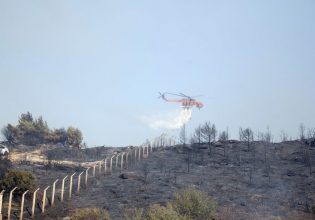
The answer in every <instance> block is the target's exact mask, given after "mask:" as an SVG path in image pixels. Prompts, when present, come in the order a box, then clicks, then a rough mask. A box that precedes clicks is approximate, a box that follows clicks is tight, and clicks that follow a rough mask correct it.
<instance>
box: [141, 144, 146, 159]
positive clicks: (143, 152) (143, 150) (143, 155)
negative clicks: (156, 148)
mask: <svg viewBox="0 0 315 220" xmlns="http://www.w3.org/2000/svg"><path fill="white" fill-rule="evenodd" d="M144 157H145V145H144V146H143V147H142V158H143V159H144Z"/></svg>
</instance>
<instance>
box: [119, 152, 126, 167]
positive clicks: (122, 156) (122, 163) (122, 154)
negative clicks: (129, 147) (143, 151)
mask: <svg viewBox="0 0 315 220" xmlns="http://www.w3.org/2000/svg"><path fill="white" fill-rule="evenodd" d="M124 154H125V153H124V152H122V153H121V156H120V172H122V170H123V166H124Z"/></svg>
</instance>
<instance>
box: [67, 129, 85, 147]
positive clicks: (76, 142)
mask: <svg viewBox="0 0 315 220" xmlns="http://www.w3.org/2000/svg"><path fill="white" fill-rule="evenodd" d="M82 140H83V137H82V132H81V131H80V130H79V129H78V128H73V127H69V128H68V130H67V144H68V145H69V146H73V147H77V148H79V147H80V144H81V142H82Z"/></svg>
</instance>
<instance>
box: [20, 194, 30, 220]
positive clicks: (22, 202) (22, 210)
mask: <svg viewBox="0 0 315 220" xmlns="http://www.w3.org/2000/svg"><path fill="white" fill-rule="evenodd" d="M27 192H28V190H26V191H25V192H24V193H23V195H22V200H21V212H20V220H23V213H24V198H25V194H26V193H27Z"/></svg>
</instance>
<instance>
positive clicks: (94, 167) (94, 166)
mask: <svg viewBox="0 0 315 220" xmlns="http://www.w3.org/2000/svg"><path fill="white" fill-rule="evenodd" d="M95 169H96V164H94V165H93V175H92V176H93V177H95Z"/></svg>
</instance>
